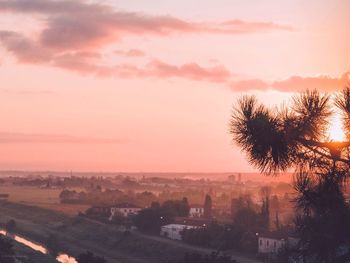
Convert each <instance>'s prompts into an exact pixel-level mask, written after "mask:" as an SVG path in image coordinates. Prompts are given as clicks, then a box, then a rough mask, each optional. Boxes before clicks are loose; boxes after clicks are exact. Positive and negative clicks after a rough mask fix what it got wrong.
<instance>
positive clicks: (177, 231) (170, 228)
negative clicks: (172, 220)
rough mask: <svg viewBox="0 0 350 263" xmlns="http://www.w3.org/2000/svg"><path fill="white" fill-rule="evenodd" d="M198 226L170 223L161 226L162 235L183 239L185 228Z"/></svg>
mask: <svg viewBox="0 0 350 263" xmlns="http://www.w3.org/2000/svg"><path fill="white" fill-rule="evenodd" d="M192 228H196V227H195V226H188V225H180V224H170V225H165V226H162V227H161V230H160V235H161V236H163V237H167V238H170V239H175V240H182V236H181V232H182V231H183V230H185V229H192Z"/></svg>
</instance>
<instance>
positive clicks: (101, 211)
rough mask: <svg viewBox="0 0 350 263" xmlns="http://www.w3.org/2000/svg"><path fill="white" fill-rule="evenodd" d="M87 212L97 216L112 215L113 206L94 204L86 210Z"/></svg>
mask: <svg viewBox="0 0 350 263" xmlns="http://www.w3.org/2000/svg"><path fill="white" fill-rule="evenodd" d="M86 214H87V215H96V216H110V214H111V208H110V206H92V207H90V208H89V209H88V210H86Z"/></svg>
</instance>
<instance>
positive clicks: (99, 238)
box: [0, 202, 194, 263]
mask: <svg viewBox="0 0 350 263" xmlns="http://www.w3.org/2000/svg"><path fill="white" fill-rule="evenodd" d="M9 219H15V220H16V222H17V232H18V233H19V234H21V235H23V236H25V237H28V238H29V239H30V240H33V241H35V242H38V243H41V244H44V245H45V244H46V242H47V238H48V236H49V235H51V236H54V237H55V239H56V240H57V247H58V248H59V249H60V250H62V251H64V252H66V253H68V254H69V255H72V256H74V257H77V256H78V255H79V254H80V253H83V252H85V251H86V250H90V251H92V252H93V253H94V254H97V255H100V256H103V257H105V258H106V259H107V260H108V262H113V263H114V262H115V263H118V262H121V263H148V262H152V263H156V262H171V261H170V260H172V261H173V262H176V261H178V260H180V259H182V258H183V256H184V255H185V253H186V252H193V251H194V250H193V249H191V248H185V247H183V246H176V243H175V245H174V244H172V243H168V242H162V241H159V240H153V239H150V238H147V237H144V236H142V235H137V234H135V233H133V232H122V231H118V230H117V228H116V227H114V226H112V225H105V224H101V223H98V222H94V221H92V220H87V219H85V218H82V217H69V216H66V215H64V214H62V213H58V212H55V211H51V210H48V209H43V208H39V207H33V206H28V205H23V204H16V203H9V202H5V203H1V204H0V224H2V225H3V224H4V223H5V222H7V220H9Z"/></svg>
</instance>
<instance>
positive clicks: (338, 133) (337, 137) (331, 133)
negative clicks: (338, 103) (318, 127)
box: [327, 114, 346, 142]
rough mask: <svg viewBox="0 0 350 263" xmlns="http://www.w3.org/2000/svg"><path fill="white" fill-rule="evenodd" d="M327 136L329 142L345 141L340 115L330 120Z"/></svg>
mask: <svg viewBox="0 0 350 263" xmlns="http://www.w3.org/2000/svg"><path fill="white" fill-rule="evenodd" d="M327 135H328V137H329V140H331V141H334V142H342V141H345V139H346V138H345V133H344V127H343V122H342V118H341V116H340V114H336V115H334V117H333V118H332V120H331V122H330V125H329V129H328V134H327Z"/></svg>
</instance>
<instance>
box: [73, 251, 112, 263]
mask: <svg viewBox="0 0 350 263" xmlns="http://www.w3.org/2000/svg"><path fill="white" fill-rule="evenodd" d="M77 261H78V263H106V262H107V261H106V260H105V259H104V258H103V257H99V256H95V255H94V254H93V253H92V252H90V251H87V252H85V253H82V254H80V255H79V256H78V260H77Z"/></svg>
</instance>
